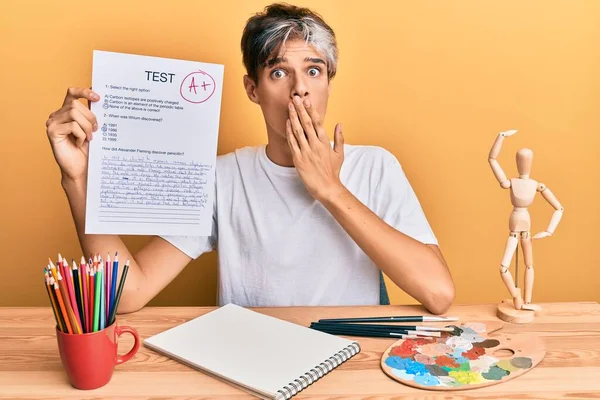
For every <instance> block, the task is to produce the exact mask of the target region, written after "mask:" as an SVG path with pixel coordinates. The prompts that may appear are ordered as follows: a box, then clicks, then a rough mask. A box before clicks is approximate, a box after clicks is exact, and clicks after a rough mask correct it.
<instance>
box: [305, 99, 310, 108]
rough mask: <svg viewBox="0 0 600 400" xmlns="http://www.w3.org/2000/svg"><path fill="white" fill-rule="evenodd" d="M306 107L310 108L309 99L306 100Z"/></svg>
mask: <svg viewBox="0 0 600 400" xmlns="http://www.w3.org/2000/svg"><path fill="white" fill-rule="evenodd" d="M304 106H305V107H310V101H309V100H308V99H306V100H304Z"/></svg>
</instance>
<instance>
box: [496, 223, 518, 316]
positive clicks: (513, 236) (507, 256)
mask: <svg viewBox="0 0 600 400" xmlns="http://www.w3.org/2000/svg"><path fill="white" fill-rule="evenodd" d="M518 243H519V238H518V233H517V232H511V233H510V235H509V236H508V240H507V242H506V248H505V250H504V257H503V258H502V263H501V264H500V275H501V276H502V280H503V281H504V285H506V287H507V289H508V291H509V292H510V295H511V296H512V298H513V303H514V306H515V308H516V309H517V310H520V309H521V306H522V305H523V299H522V298H521V291H520V290H519V289H518V288H517V287H516V286H515V281H514V280H513V277H512V275H511V274H510V271H509V270H508V267H509V266H510V262H511V260H512V257H513V255H514V254H515V250H516V249H517V244H518Z"/></svg>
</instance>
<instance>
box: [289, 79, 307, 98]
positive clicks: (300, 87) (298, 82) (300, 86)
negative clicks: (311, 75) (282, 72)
mask: <svg viewBox="0 0 600 400" xmlns="http://www.w3.org/2000/svg"><path fill="white" fill-rule="evenodd" d="M294 96H300V98H301V99H304V98H305V97H306V96H308V86H307V85H306V82H305V81H304V80H303V79H302V78H301V77H296V79H295V80H294V86H293V87H292V93H291V96H290V98H291V99H293V98H294Z"/></svg>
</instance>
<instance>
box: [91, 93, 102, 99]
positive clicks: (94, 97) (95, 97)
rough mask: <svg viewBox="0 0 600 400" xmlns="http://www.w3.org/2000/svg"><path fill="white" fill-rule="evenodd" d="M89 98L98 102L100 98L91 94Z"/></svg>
mask: <svg viewBox="0 0 600 400" xmlns="http://www.w3.org/2000/svg"><path fill="white" fill-rule="evenodd" d="M90 97H91V98H92V100H98V99H99V98H100V96H98V95H97V94H96V93H92V94H91V95H90Z"/></svg>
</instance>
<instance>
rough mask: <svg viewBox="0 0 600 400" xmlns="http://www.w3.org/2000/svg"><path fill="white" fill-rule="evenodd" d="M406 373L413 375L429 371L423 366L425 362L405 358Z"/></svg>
mask: <svg viewBox="0 0 600 400" xmlns="http://www.w3.org/2000/svg"><path fill="white" fill-rule="evenodd" d="M406 373H408V374H413V375H424V374H429V371H428V370H427V368H426V367H425V364H422V363H420V362H418V361H413V360H407V363H406ZM430 375H431V374H430Z"/></svg>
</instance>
